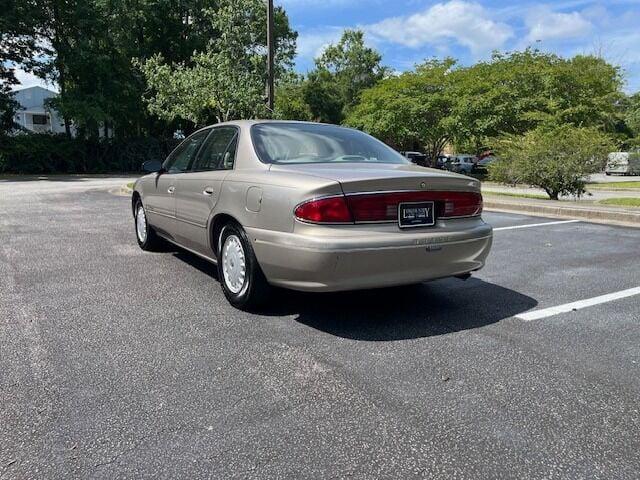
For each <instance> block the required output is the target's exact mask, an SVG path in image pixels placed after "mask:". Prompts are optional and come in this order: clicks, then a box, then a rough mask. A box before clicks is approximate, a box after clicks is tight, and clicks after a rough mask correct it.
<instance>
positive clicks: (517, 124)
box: [450, 50, 623, 150]
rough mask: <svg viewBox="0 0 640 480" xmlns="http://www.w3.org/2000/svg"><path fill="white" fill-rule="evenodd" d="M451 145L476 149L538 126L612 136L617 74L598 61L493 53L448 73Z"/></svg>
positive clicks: (617, 117) (618, 96)
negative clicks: (452, 97) (451, 93)
mask: <svg viewBox="0 0 640 480" xmlns="http://www.w3.org/2000/svg"><path fill="white" fill-rule="evenodd" d="M450 82H451V86H452V88H453V89H454V91H455V98H456V99H457V102H456V104H455V106H454V108H453V112H452V118H453V120H454V121H455V123H456V138H455V143H456V145H458V146H464V148H470V149H472V150H477V149H478V148H479V147H481V146H484V145H487V144H491V139H492V138H495V137H498V136H500V135H503V134H523V133H525V132H527V131H529V130H531V129H534V128H536V127H537V126H539V125H541V124H549V123H552V124H555V125H564V124H572V125H575V126H578V127H588V126H593V127H597V128H600V129H602V130H604V131H608V132H614V131H615V130H616V128H617V125H619V124H620V122H621V119H622V109H621V100H622V98H623V95H622V92H621V86H622V77H621V74H620V70H619V69H618V68H617V67H615V66H612V65H610V64H608V63H607V62H605V61H604V60H602V59H600V58H596V57H593V56H582V55H579V56H576V57H573V58H571V59H563V58H561V57H559V56H557V55H554V54H548V53H542V52H539V51H536V50H525V51H523V52H512V53H506V54H502V53H496V54H494V55H493V57H492V58H491V60H490V61H487V62H479V63H477V64H475V65H472V66H471V67H468V68H461V69H457V70H455V71H454V72H452V76H451V78H450Z"/></svg>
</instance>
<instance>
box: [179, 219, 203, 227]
mask: <svg viewBox="0 0 640 480" xmlns="http://www.w3.org/2000/svg"><path fill="white" fill-rule="evenodd" d="M175 218H176V220H178V221H179V222H183V223H187V224H189V225H193V226H194V227H200V228H207V225H206V224H204V225H202V224H201V223H196V222H192V221H191V220H185V219H184V218H180V217H175Z"/></svg>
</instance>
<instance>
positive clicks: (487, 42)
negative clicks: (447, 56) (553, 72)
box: [363, 0, 513, 55]
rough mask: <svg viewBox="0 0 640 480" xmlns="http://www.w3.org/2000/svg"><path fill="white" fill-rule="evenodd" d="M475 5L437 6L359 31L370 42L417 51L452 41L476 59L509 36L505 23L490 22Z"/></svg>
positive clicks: (487, 14) (460, 0) (484, 11)
mask: <svg viewBox="0 0 640 480" xmlns="http://www.w3.org/2000/svg"><path fill="white" fill-rule="evenodd" d="M492 17H493V16H492V15H491V13H490V12H489V11H487V9H485V8H484V7H483V6H482V5H480V4H478V3H472V2H467V1H463V0H451V1H449V2H446V3H437V4H435V5H433V6H431V7H429V8H427V9H425V10H423V11H422V12H418V13H415V14H413V15H408V16H399V17H392V18H387V19H385V20H382V21H381V22H378V23H375V24H372V25H368V26H364V27H363V28H364V29H365V30H366V31H367V33H369V34H370V35H371V36H372V37H373V38H374V39H380V40H386V41H388V42H392V43H397V44H400V45H404V46H407V47H412V48H418V47H422V46H424V45H427V44H430V45H434V46H436V47H438V46H442V45H443V44H445V43H446V42H450V41H454V42H456V43H457V44H459V45H462V46H465V47H467V48H469V49H470V50H471V52H472V53H473V54H474V55H480V54H483V53H487V52H490V51H491V50H494V49H497V48H500V47H502V46H503V45H504V43H505V42H506V41H507V40H508V39H509V38H510V37H511V36H512V35H513V30H512V28H511V27H510V26H509V25H507V24H506V23H502V22H497V21H495V20H493V18H492Z"/></svg>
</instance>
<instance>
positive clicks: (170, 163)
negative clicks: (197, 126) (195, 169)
mask: <svg viewBox="0 0 640 480" xmlns="http://www.w3.org/2000/svg"><path fill="white" fill-rule="evenodd" d="M209 132H211V130H201V131H199V132H196V133H194V134H193V135H191V136H190V137H189V138H187V139H186V140H185V141H183V142H182V143H181V144H180V145H178V147H177V148H176V149H175V150H174V151H173V152H171V155H169V158H167V160H166V161H165V163H164V168H165V170H166V171H167V172H168V173H182V172H186V171H187V170H188V169H189V165H190V164H191V161H192V160H193V159H194V158H195V156H196V154H197V153H198V150H199V149H200V146H201V145H202V142H204V139H205V138H207V135H209Z"/></svg>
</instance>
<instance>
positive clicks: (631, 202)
mask: <svg viewBox="0 0 640 480" xmlns="http://www.w3.org/2000/svg"><path fill="white" fill-rule="evenodd" d="M598 203H600V204H602V205H616V206H618V207H637V208H640V198H634V197H623V198H606V199H604V200H600V201H599V202H598Z"/></svg>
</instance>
